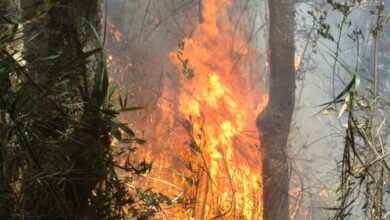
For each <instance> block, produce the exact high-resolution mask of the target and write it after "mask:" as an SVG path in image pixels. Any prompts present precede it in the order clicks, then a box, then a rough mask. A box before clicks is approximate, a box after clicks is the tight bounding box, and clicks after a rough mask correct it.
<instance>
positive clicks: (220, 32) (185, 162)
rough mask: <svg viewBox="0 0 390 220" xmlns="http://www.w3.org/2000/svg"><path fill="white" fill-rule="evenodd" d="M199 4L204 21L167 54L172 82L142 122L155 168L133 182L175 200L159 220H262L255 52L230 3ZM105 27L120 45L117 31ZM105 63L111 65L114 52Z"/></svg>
mask: <svg viewBox="0 0 390 220" xmlns="http://www.w3.org/2000/svg"><path fill="white" fill-rule="evenodd" d="M202 4H203V5H202V23H200V24H199V25H198V27H197V28H196V30H195V31H194V32H193V33H192V34H191V36H190V37H187V38H185V39H183V41H182V42H183V45H182V46H181V48H180V50H179V51H172V52H171V53H170V54H169V57H170V60H171V62H172V64H173V65H174V66H175V67H176V70H177V71H176V72H177V75H176V76H175V77H176V78H177V80H174V84H173V83H172V82H171V81H170V80H171V78H172V76H169V77H163V78H162V79H161V81H162V88H161V93H160V98H159V101H158V103H157V106H156V107H157V108H158V111H156V110H153V112H152V113H151V115H149V116H148V118H147V123H150V124H153V127H147V129H149V130H151V131H149V132H150V133H152V134H153V135H151V136H149V137H148V138H147V141H148V146H147V147H146V148H139V149H138V151H137V153H138V154H143V155H142V156H141V155H138V157H144V158H145V159H146V160H149V161H152V160H153V164H154V166H153V169H152V171H151V173H149V174H147V176H145V178H146V180H143V181H142V180H140V182H139V183H138V184H139V185H142V187H147V188H148V187H151V188H153V190H154V191H157V192H162V193H164V194H165V195H167V196H169V197H170V198H172V202H175V203H176V202H177V203H179V205H178V206H175V208H169V209H166V210H164V214H162V215H161V216H159V217H161V218H162V219H194V220H198V219H202V220H203V219H211V218H221V219H256V220H261V219H262V200H261V197H262V187H261V183H262V177H261V174H260V173H261V165H262V164H261V157H260V151H259V144H260V143H259V139H258V131H257V128H256V126H255V119H256V116H257V114H259V113H260V112H261V111H262V110H263V109H264V107H265V106H266V104H267V102H268V95H267V94H264V93H261V92H259V91H258V90H259V89H258V88H257V87H258V84H259V83H258V81H257V80H258V79H260V78H261V76H260V73H259V72H258V69H259V66H258V60H259V53H258V51H257V50H256V49H254V48H253V47H252V45H251V43H248V42H249V40H248V36H247V35H248V34H250V33H251V31H250V30H246V24H245V23H244V22H242V23H239V25H240V31H238V30H237V23H234V22H233V21H236V22H239V20H240V19H239V17H237V16H238V15H233V16H230V15H228V13H227V9H228V8H229V7H231V6H232V0H204V1H202ZM233 14H234V13H233ZM237 14H239V13H237ZM154 22H155V24H156V25H157V24H158V23H159V22H160V21H159V20H158V18H156V19H155V21H154ZM110 28H111V33H112V34H113V36H114V38H113V39H114V40H115V41H120V38H121V34H120V32H118V31H117V29H116V28H115V26H113V25H110ZM117 33H119V34H117ZM178 58H179V59H178ZM107 61H108V63H110V64H111V63H112V62H113V58H112V56H111V54H110V55H109V56H108V60H107ZM129 68H132V64H129ZM253 75H255V76H253ZM173 78H174V77H173ZM259 81H260V80H259ZM177 84H178V85H177ZM176 86H177V88H176ZM152 138H154V139H152Z"/></svg>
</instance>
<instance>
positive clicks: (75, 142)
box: [0, 1, 168, 219]
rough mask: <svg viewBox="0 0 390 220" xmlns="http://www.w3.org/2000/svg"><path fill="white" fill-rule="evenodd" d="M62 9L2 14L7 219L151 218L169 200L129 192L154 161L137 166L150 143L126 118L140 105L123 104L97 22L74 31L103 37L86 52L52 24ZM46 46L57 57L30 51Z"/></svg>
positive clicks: (0, 160) (1, 160) (2, 190)
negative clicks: (122, 117) (139, 151)
mask: <svg viewBox="0 0 390 220" xmlns="http://www.w3.org/2000/svg"><path fill="white" fill-rule="evenodd" d="M0 5H1V4H0ZM56 6H57V5H56V4H48V3H47V1H45V3H44V4H43V5H40V4H37V5H34V6H33V7H31V8H29V9H30V10H28V13H24V16H18V15H17V14H11V13H8V14H6V13H2V14H0V219H20V218H27V219H35V218H37V219H40V218H44V219H57V218H63V219H77V218H87V219H123V218H125V216H127V218H129V219H148V218H151V217H153V216H154V215H155V214H156V213H157V212H158V211H159V210H160V204H161V203H162V202H167V201H168V200H167V198H166V197H165V196H164V195H162V194H156V193H153V192H152V191H151V190H146V191H144V190H142V189H140V188H137V187H133V188H131V187H129V186H131V185H132V183H133V181H134V180H135V178H138V177H140V176H141V175H142V174H144V173H145V172H148V171H149V170H150V169H151V164H148V163H147V162H145V161H142V162H137V161H135V160H133V159H131V158H133V157H132V154H133V153H134V151H135V150H136V145H139V144H143V143H144V140H141V139H139V138H137V137H136V135H135V134H134V132H133V131H132V130H131V129H130V128H129V127H128V126H127V125H126V124H124V123H121V122H119V121H118V120H116V117H117V116H118V115H119V114H120V112H122V111H133V110H138V109H139V107H128V106H127V104H126V102H125V101H123V98H120V109H117V108H116V107H115V106H117V105H116V104H115V103H116V102H115V101H114V100H113V97H114V96H115V95H114V94H115V88H114V87H112V86H110V85H109V79H108V70H107V67H106V63H105V62H106V58H105V52H104V48H103V46H104V45H103V42H102V40H101V39H100V35H99V33H98V31H97V30H96V29H95V25H93V24H92V23H93V22H90V21H88V19H78V20H77V23H70V24H66V25H69V26H68V27H72V25H74V26H73V27H77V25H78V26H82V27H83V31H84V32H86V33H88V34H89V36H94V37H92V40H89V44H90V45H87V43H86V41H81V40H80V42H82V43H83V44H84V45H81V46H82V48H81V50H78V52H77V53H73V52H72V47H73V46H74V45H72V44H71V43H69V42H68V41H66V39H65V37H64V35H67V34H68V33H64V29H60V27H58V29H55V28H53V27H51V28H50V21H45V19H47V17H48V16H47V15H48V14H50V13H53V11H55V10H57V9H58V8H56ZM60 10H64V9H60ZM64 11H66V10H64ZM57 12H58V11H57ZM27 14H28V16H27ZM64 14H65V13H64ZM58 16H60V15H58ZM65 16H66V14H65V15H64V17H65ZM42 20H43V21H42ZM22 27H24V29H25V30H24V31H23V28H22ZM61 28H63V27H61ZM26 30H28V32H27V31H26ZM61 37H63V38H64V39H65V41H64V42H65V45H61ZM71 37H73V38H74V39H75V42H76V41H77V38H76V37H79V38H80V36H79V35H78V34H75V35H74V36H71ZM37 39H38V40H41V41H42V39H46V40H47V39H49V41H50V46H51V47H50V48H48V51H49V52H48V53H45V54H44V55H42V54H39V55H34V54H31V53H29V51H28V48H27V44H28V43H29V42H34V41H37ZM23 43H24V44H25V47H24V48H23ZM62 43H63V42H62ZM68 43H69V44H68ZM48 44H49V42H46V44H45V45H48ZM91 45H92V46H91ZM87 46H89V47H91V48H92V49H88V50H86V49H85V48H88V47H87ZM83 48H84V49H83ZM79 49H80V48H79ZM37 63H38V64H39V65H36V64H37ZM118 142H119V143H118ZM120 158H126V160H125V161H122V160H120ZM119 170H121V175H119ZM125 176H126V178H124V177H125Z"/></svg>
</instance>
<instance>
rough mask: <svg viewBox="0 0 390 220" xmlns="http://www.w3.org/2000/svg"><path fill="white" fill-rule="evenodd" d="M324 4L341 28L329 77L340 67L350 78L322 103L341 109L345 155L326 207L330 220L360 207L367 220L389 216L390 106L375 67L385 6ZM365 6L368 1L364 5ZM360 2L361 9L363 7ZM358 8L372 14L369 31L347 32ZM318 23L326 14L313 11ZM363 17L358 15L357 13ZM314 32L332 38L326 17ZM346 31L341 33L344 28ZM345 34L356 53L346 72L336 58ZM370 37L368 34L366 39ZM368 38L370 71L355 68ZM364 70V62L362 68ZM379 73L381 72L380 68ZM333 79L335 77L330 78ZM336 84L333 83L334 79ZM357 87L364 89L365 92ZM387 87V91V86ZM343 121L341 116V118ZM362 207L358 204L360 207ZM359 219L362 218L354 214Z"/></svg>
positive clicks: (345, 216)
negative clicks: (332, 202)
mask: <svg viewBox="0 0 390 220" xmlns="http://www.w3.org/2000/svg"><path fill="white" fill-rule="evenodd" d="M327 2H328V6H330V8H331V10H333V12H334V13H338V14H340V15H341V17H342V21H341V24H340V25H338V26H337V28H338V31H339V37H338V39H337V40H335V39H334V38H333V37H332V38H331V40H332V41H335V43H336V45H337V49H336V52H335V55H334V56H333V58H334V60H335V64H334V66H333V75H335V74H337V73H336V66H339V67H341V69H342V70H343V72H344V73H347V74H349V75H350V76H351V77H352V79H351V81H350V82H349V83H347V84H346V85H345V87H344V88H342V91H341V92H340V93H339V95H334V98H333V101H331V102H329V103H326V104H325V105H326V106H327V107H330V106H331V105H334V106H338V107H339V113H338V119H340V120H341V121H345V122H346V124H345V125H344V126H345V137H344V140H345V142H344V149H343V156H342V159H341V161H340V170H339V173H340V185H339V187H338V189H337V192H338V195H339V197H338V204H337V206H335V207H331V208H329V210H332V211H334V219H348V218H350V217H351V216H352V215H354V214H357V213H359V212H358V210H359V209H362V210H363V212H364V213H365V215H366V216H367V217H368V218H370V219H387V218H388V217H389V215H390V210H389V208H390V207H389V206H388V203H387V201H388V199H389V198H390V191H389V190H388V189H389V185H388V182H389V173H390V172H389V171H390V169H389V166H388V158H389V156H390V153H389V152H390V149H389V148H388V143H387V137H388V135H389V132H388V129H387V127H388V126H389V124H388V122H387V116H388V114H389V113H390V111H389V102H388V100H387V98H386V97H385V95H386V93H388V91H386V88H385V87H380V86H381V84H380V83H379V82H378V81H379V77H380V74H379V71H380V70H381V69H380V68H379V66H378V62H379V61H378V54H380V50H379V49H378V45H379V40H380V37H381V34H382V33H383V32H384V31H385V27H386V24H387V22H386V21H385V19H384V2H383V1H375V2H373V3H371V4H369V3H367V4H363V2H361V1H352V0H350V1H345V2H344V3H339V1H334V0H328V1H327ZM365 3H366V2H365ZM362 4H363V5H362ZM361 8H363V9H366V10H369V11H370V15H371V16H372V20H373V21H372V22H371V24H370V25H371V28H370V30H363V31H362V30H359V29H358V28H355V29H354V30H353V31H351V32H350V33H348V32H347V31H346V30H347V29H349V28H350V27H351V26H353V25H354V24H353V23H352V16H353V12H354V10H360V9H361ZM311 14H312V15H313V17H314V18H315V19H316V17H315V15H316V14H322V15H323V14H325V15H326V12H312V13H311ZM360 16H361V15H360ZM317 17H320V19H316V21H317V22H318V27H320V28H319V29H318V34H319V35H321V36H322V37H323V38H325V39H330V37H329V36H331V35H330V34H322V33H324V30H323V29H324V28H321V27H327V28H325V32H326V33H329V29H330V28H329V27H330V25H329V24H328V21H327V20H326V18H325V17H324V16H322V17H321V16H317ZM343 28H344V29H343ZM342 35H346V36H348V37H349V38H350V39H351V40H352V41H353V42H354V43H356V49H357V51H358V52H357V55H356V56H355V57H354V59H355V60H356V67H355V68H350V67H349V66H348V65H346V64H345V63H344V62H342V61H341V58H340V57H341V55H340V54H339V51H340V50H341V49H340V42H341V40H340V39H341V36H342ZM369 35H371V36H369ZM363 37H365V38H370V37H371V38H372V39H373V40H372V42H373V43H372V44H371V45H370V47H371V51H372V54H374V56H372V57H370V58H366V57H363V59H366V60H370V61H369V62H370V64H369V65H368V68H369V69H364V68H361V69H360V68H358V67H359V66H360V65H359V64H361V63H359V60H360V59H361V58H360V57H359V49H360V47H362V45H360V44H359V42H361V41H359V39H362V38H363ZM362 65H363V66H364V64H362ZM382 71H383V70H382ZM333 79H334V77H333ZM333 83H334V81H333ZM361 84H363V85H366V86H367V88H368V89H367V90H363V89H362V88H361V87H362V86H361ZM387 89H388V88H387ZM343 115H344V116H345V117H342V116H343ZM359 204H362V205H359ZM358 215H360V214H358Z"/></svg>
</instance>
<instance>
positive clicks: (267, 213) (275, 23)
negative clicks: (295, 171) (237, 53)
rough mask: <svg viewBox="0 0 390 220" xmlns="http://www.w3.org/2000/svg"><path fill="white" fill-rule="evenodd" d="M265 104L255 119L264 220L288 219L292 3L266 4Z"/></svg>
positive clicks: (288, 0)
mask: <svg viewBox="0 0 390 220" xmlns="http://www.w3.org/2000/svg"><path fill="white" fill-rule="evenodd" d="M268 4H269V13H270V24H269V25H270V28H269V46H270V57H269V64H270V88H269V102H268V105H267V107H266V108H265V109H264V111H263V112H262V113H261V114H260V115H259V116H258V118H257V121H256V124H257V127H258V128H259V130H260V140H261V146H262V152H261V154H262V163H263V172H262V174H263V203H264V206H263V207H264V210H263V215H264V220H285V219H290V216H289V198H288V188H289V170H288V159H287V140H288V135H289V132H290V123H291V119H292V114H293V111H294V102H295V75H294V72H295V70H294V10H293V9H294V7H293V6H294V5H293V0H269V1H268Z"/></svg>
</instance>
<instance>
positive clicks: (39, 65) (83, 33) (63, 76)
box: [21, 0, 109, 218]
mask: <svg viewBox="0 0 390 220" xmlns="http://www.w3.org/2000/svg"><path fill="white" fill-rule="evenodd" d="M44 4H45V2H44V1H43V0H21V7H22V10H23V17H24V18H25V19H26V20H29V21H31V22H29V23H27V25H25V26H24V37H25V41H24V42H25V45H24V46H25V49H24V56H25V57H26V59H27V61H28V62H27V67H28V72H29V75H30V77H31V78H32V79H33V80H34V81H35V83H36V84H38V85H39V86H40V87H41V88H44V89H47V90H50V89H51V88H54V87H56V86H58V87H57V88H56V89H58V90H59V91H53V93H54V95H53V96H52V100H48V99H37V104H36V105H37V106H38V107H37V112H36V115H41V116H42V118H40V119H38V120H37V122H38V123H39V124H43V125H45V126H39V124H38V123H37V126H36V128H35V133H37V134H39V135H40V136H41V137H42V139H43V140H47V141H46V142H50V143H51V142H55V141H57V143H56V144H51V145H50V144H46V143H44V142H42V141H36V142H35V143H34V149H35V150H36V152H37V155H39V157H40V158H39V159H40V161H41V162H42V163H46V164H50V165H53V164H55V163H58V164H64V166H65V165H68V164H70V165H69V167H70V168H71V169H69V170H67V171H66V174H64V179H63V180H58V179H54V180H53V185H55V186H56V187H57V186H58V195H60V196H63V200H64V202H63V203H64V205H63V206H66V209H67V210H68V211H69V213H70V215H71V216H73V217H75V218H88V217H87V216H88V215H89V214H88V213H93V212H95V211H96V210H89V209H88V207H89V204H90V203H91V202H90V199H91V196H92V190H93V189H94V187H95V186H96V184H97V179H98V176H99V175H101V174H99V173H96V169H97V167H101V164H99V163H103V162H104V159H101V160H98V159H97V158H103V157H104V155H105V154H104V149H103V148H104V147H107V146H109V143H108V145H107V143H102V142H101V141H102V139H106V137H103V138H102V137H101V136H102V135H101V134H102V130H103V129H107V128H102V125H101V124H102V123H101V121H102V120H101V118H100V116H101V115H100V109H99V106H96V105H94V104H90V103H92V102H89V99H90V97H91V94H90V91H91V88H92V82H93V80H92V79H91V77H92V76H93V71H94V70H95V69H96V65H95V64H96V63H93V62H91V63H88V64H87V63H86V60H81V58H80V57H82V56H83V53H84V51H88V50H91V49H94V48H95V47H98V46H97V45H96V43H93V42H96V39H95V38H94V37H93V34H92V30H91V29H90V27H89V26H88V24H87V22H85V21H84V19H85V20H86V21H88V22H90V23H92V24H93V26H94V28H95V29H96V30H97V31H98V32H99V29H100V22H99V20H100V19H101V18H99V15H100V13H99V12H100V9H101V1H100V0H83V1H80V0H60V1H54V0H53V1H51V2H50V4H51V5H50V8H49V10H48V12H47V13H46V14H40V13H39V11H37V10H39V9H40V7H37V6H41V5H44ZM89 47H93V48H89ZM48 57H52V58H51V59H49V58H48ZM90 59H91V58H90ZM80 61H82V62H81V63H80ZM92 61H93V60H92ZM56 82H58V85H56ZM60 82H63V83H60ZM34 89H35V90H36V87H35V86H32V88H31V90H32V91H34ZM61 90H63V91H66V92H67V96H64V95H61ZM39 93H40V91H37V92H36V94H39ZM32 94H35V93H34V92H32ZM36 96H37V95H36ZM53 101H54V102H56V103H68V102H71V103H83V104H84V108H81V109H80V108H74V109H73V110H72V111H71V112H61V111H59V110H58V106H55V105H53ZM69 118H71V119H72V120H73V121H72V122H69V120H68V119H69ZM65 133H66V134H68V135H69V136H72V137H73V138H72V140H73V141H67V142H66V141H63V142H61V141H62V137H61V134H65ZM104 133H107V134H108V131H107V132H104ZM57 139H58V140H57ZM52 140H55V141H52ZM52 148H56V149H58V148H61V156H63V157H59V158H57V160H58V161H54V160H53V159H52V158H48V155H50V154H49V153H48V151H49V150H51V149H52ZM53 154H55V155H57V154H60V153H59V152H55V153H53ZM91 158H94V159H91ZM69 167H66V168H69ZM30 173H33V172H30ZM26 179H28V176H27V177H26ZM54 183H55V184H54ZM36 185H37V184H36V183H35V182H30V183H28V184H26V185H25V186H24V187H25V188H26V191H27V193H28V189H31V188H33V187H41V186H36ZM41 188H42V189H40V190H41V192H45V190H46V189H45V186H44V187H41ZM30 191H31V192H33V193H31V195H30V194H29V195H28V196H27V197H29V201H30V204H29V207H28V208H29V209H30V210H29V212H30V213H37V214H39V213H43V214H47V213H45V212H47V210H46V211H45V209H48V207H45V205H46V204H47V202H46V203H45V201H44V200H45V199H42V197H39V196H38V197H37V195H36V192H35V191H34V190H30ZM46 194H48V193H47V192H46ZM45 196H46V195H45ZM47 196H48V198H50V196H52V195H49V194H48V195H47ZM43 198H44V196H43ZM34 207H40V208H41V210H36V209H34ZM89 217H91V218H92V217H93V216H89Z"/></svg>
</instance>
